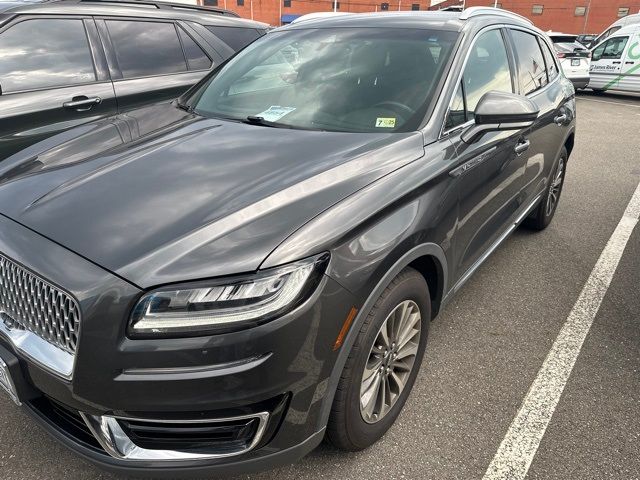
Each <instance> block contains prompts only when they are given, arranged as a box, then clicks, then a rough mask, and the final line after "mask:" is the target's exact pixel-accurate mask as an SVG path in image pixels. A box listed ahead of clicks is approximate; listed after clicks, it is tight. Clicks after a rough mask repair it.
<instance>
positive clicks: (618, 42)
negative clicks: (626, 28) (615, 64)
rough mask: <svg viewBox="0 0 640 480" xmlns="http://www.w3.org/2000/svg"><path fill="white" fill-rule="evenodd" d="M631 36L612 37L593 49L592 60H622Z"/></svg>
mask: <svg viewBox="0 0 640 480" xmlns="http://www.w3.org/2000/svg"><path fill="white" fill-rule="evenodd" d="M628 40H629V37H615V38H610V39H609V40H607V41H606V42H605V43H603V44H602V45H600V46H599V47H598V48H596V49H595V50H594V51H593V58H592V60H594V61H598V60H620V59H621V58H622V53H623V52H624V48H625V47H626V46H627V41H628Z"/></svg>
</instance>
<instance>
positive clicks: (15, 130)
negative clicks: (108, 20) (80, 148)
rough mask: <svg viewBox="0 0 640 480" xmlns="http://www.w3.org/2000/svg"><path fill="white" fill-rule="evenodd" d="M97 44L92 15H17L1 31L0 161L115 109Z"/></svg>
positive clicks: (110, 86)
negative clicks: (83, 16)
mask: <svg viewBox="0 0 640 480" xmlns="http://www.w3.org/2000/svg"><path fill="white" fill-rule="evenodd" d="M95 47H97V33H96V30H95V24H94V23H93V20H92V19H90V18H85V19H82V18H78V17H68V18H60V17H58V18H35V17H25V18H20V17H19V18H18V19H17V20H15V21H14V22H13V23H11V24H9V25H7V26H5V27H4V28H3V29H2V31H0V52H1V55H0V161H2V160H4V159H5V158H7V157H8V156H10V155H12V154H13V153H15V152H17V151H19V150H21V149H23V148H25V147H27V146H29V145H31V144H33V143H35V142H38V141H40V140H43V139H45V138H47V137H49V136H51V135H54V134H56V133H59V132H61V131H62V130H66V129H68V128H71V127H74V126H76V125H79V124H81V123H84V122H88V121H91V120H93V119H96V118H99V117H101V116H105V115H109V114H112V113H115V112H116V103H115V95H114V91H113V85H112V84H111V81H110V80H109V78H108V74H107V72H106V71H105V69H104V68H101V61H100V59H99V58H97V57H96V55H95ZM100 48H101V47H100Z"/></svg>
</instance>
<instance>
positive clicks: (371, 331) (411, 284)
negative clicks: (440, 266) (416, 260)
mask: <svg viewBox="0 0 640 480" xmlns="http://www.w3.org/2000/svg"><path fill="white" fill-rule="evenodd" d="M430 302H431V301H430V298H429V288H428V286H427V283H426V281H425V280H424V277H423V276H422V275H420V273H418V272H417V271H416V270H414V269H412V268H406V269H404V270H403V271H402V272H400V274H398V276H397V277H396V278H394V279H393V281H392V282H391V283H390V284H389V286H388V287H387V288H386V289H385V291H384V292H383V293H382V295H381V296H380V298H378V301H377V302H376V304H375V305H374V307H373V308H372V309H371V312H370V313H369V315H368V316H367V319H366V320H365V322H364V324H363V325H362V328H361V329H360V332H359V334H358V338H357V339H356V343H355V345H354V346H353V349H352V350H351V352H350V354H349V357H348V359H347V362H346V364H345V367H344V371H343V373H342V376H341V378H340V382H339V384H338V389H337V391H336V396H335V398H334V402H333V406H332V409H331V414H330V417H329V424H328V427H327V439H328V440H329V442H330V443H332V444H333V445H334V446H336V447H337V448H340V449H342V450H349V451H355V450H361V449H363V448H366V447H368V446H369V445H371V444H373V443H375V442H376V441H377V440H378V439H379V438H380V437H382V436H383V435H384V434H385V433H386V431H387V430H388V429H389V428H390V427H391V425H393V422H394V421H395V420H396V418H397V417H398V415H399V414H400V411H401V410H402V407H403V406H404V404H405V402H406V400H407V397H408V396H409V392H410V391H411V389H412V387H413V384H414V382H415V379H416V376H417V374H418V370H419V368H420V363H421V362H422V357H423V355H424V350H425V347H426V342H427V332H428V328H429V320H430V316H431V303H430Z"/></svg>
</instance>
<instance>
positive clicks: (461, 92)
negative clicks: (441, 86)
mask: <svg viewBox="0 0 640 480" xmlns="http://www.w3.org/2000/svg"><path fill="white" fill-rule="evenodd" d="M511 78H512V77H511V68H510V67H509V59H508V57H507V48H506V46H505V44H504V39H503V38H502V33H501V32H500V30H498V29H496V30H490V31H488V32H485V33H483V34H481V35H480V36H479V37H478V38H477V40H476V42H475V43H474V44H473V46H472V47H471V51H470V52H469V57H468V59H467V64H466V65H465V68H464V72H463V74H462V82H461V84H460V85H459V86H458V90H457V91H456V95H455V97H454V100H453V102H452V105H451V107H450V108H449V112H448V114H447V119H446V122H445V128H446V129H447V130H449V129H452V128H455V127H457V126H458V125H462V124H464V123H465V122H468V121H469V120H473V113H474V112H475V109H476V106H477V105H478V102H479V101H480V99H481V98H482V96H483V95H484V94H485V93H487V92H490V91H492V90H493V91H498V92H508V93H513V83H512V79H511Z"/></svg>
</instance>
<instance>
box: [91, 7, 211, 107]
mask: <svg viewBox="0 0 640 480" xmlns="http://www.w3.org/2000/svg"><path fill="white" fill-rule="evenodd" d="M96 21H97V25H98V29H99V32H100V36H101V38H102V40H103V42H104V43H105V47H106V49H107V61H108V64H109V70H110V72H111V77H112V79H113V85H114V89H115V92H116V97H117V99H118V109H119V110H120V111H124V110H129V109H132V108H136V107H139V106H142V105H145V104H149V103H156V102H161V101H169V100H172V99H174V98H176V97H178V96H180V95H181V94H182V93H184V92H185V91H186V90H187V89H188V88H189V87H191V86H192V85H194V84H195V83H197V82H198V81H199V80H200V79H201V78H202V77H204V76H205V75H206V74H207V72H209V70H210V69H211V68H212V66H213V65H214V61H215V62H217V61H219V57H216V56H215V55H212V54H211V52H206V51H205V50H204V49H203V48H202V47H201V46H200V45H199V44H198V42H196V41H195V39H194V35H193V34H192V33H191V32H188V31H187V29H185V28H184V27H183V26H181V25H178V24H177V23H176V22H174V21H170V20H148V19H129V18H100V19H97V20H96Z"/></svg>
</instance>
